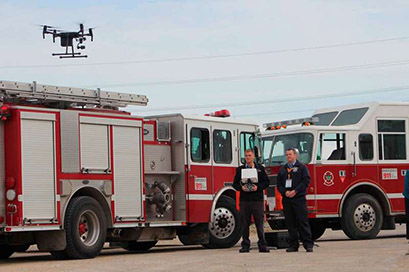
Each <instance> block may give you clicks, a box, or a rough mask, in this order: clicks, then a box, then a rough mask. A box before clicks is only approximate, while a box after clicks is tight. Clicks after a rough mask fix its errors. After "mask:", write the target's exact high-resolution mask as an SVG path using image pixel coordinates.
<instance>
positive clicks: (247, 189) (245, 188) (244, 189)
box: [241, 186, 249, 192]
mask: <svg viewBox="0 0 409 272" xmlns="http://www.w3.org/2000/svg"><path fill="white" fill-rule="evenodd" d="M241 189H242V190H243V192H248V191H249V188H247V186H241Z"/></svg>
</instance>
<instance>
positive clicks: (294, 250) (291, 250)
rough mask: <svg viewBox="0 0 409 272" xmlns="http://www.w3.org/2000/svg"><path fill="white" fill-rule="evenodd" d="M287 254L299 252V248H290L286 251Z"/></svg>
mask: <svg viewBox="0 0 409 272" xmlns="http://www.w3.org/2000/svg"><path fill="white" fill-rule="evenodd" d="M285 251H286V252H298V248H295V247H289V248H287V249H286V250H285Z"/></svg>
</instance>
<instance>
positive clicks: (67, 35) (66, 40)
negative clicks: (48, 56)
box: [42, 24, 94, 59]
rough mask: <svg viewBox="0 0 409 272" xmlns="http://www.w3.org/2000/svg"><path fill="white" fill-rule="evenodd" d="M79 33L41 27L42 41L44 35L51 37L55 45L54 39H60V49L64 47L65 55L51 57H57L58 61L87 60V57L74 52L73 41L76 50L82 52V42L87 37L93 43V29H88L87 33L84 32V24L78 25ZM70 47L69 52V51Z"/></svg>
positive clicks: (56, 54)
mask: <svg viewBox="0 0 409 272" xmlns="http://www.w3.org/2000/svg"><path fill="white" fill-rule="evenodd" d="M79 25H80V30H79V31H63V30H59V29H57V28H56V27H53V26H48V25H42V27H43V39H45V35H46V34H50V35H52V36H53V42H54V43H55V38H60V41H61V43H60V45H61V47H65V53H52V56H59V57H60V59H64V58H87V57H88V56H87V55H81V53H80V52H75V50H74V40H75V42H76V43H77V46H76V47H77V50H84V49H85V45H84V42H85V41H86V40H87V38H86V37H87V36H89V37H90V38H91V42H92V41H94V33H93V31H92V30H93V28H88V33H86V32H85V30H84V24H79ZM69 47H71V52H68V51H69Z"/></svg>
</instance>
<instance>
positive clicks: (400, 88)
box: [137, 85, 409, 112]
mask: <svg viewBox="0 0 409 272" xmlns="http://www.w3.org/2000/svg"><path fill="white" fill-rule="evenodd" d="M408 89H409V85H404V86H396V87H389V88H382V89H371V90H361V91H350V92H340V93H332V94H325V95H313V96H304V97H298V98H293V97H292V98H283V99H265V100H253V101H243V102H235V103H223V104H208V105H194V106H178V107H165V108H152V109H147V110H138V111H137V112H161V111H171V110H194V109H208V108H221V107H236V106H246V105H262V104H277V103H285V102H295V101H307V100H316V99H324V98H335V97H345V96H358V95H365V94H374V93H387V92H394V91H403V90H408Z"/></svg>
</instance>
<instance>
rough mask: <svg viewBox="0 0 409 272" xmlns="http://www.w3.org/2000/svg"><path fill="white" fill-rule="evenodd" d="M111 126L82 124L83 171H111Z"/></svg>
mask: <svg viewBox="0 0 409 272" xmlns="http://www.w3.org/2000/svg"><path fill="white" fill-rule="evenodd" d="M108 128H109V126H108V125H105V124H81V127H80V135H81V144H80V145H81V171H82V172H86V173H109V172H110V171H111V170H110V159H109V129H108Z"/></svg>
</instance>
